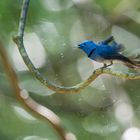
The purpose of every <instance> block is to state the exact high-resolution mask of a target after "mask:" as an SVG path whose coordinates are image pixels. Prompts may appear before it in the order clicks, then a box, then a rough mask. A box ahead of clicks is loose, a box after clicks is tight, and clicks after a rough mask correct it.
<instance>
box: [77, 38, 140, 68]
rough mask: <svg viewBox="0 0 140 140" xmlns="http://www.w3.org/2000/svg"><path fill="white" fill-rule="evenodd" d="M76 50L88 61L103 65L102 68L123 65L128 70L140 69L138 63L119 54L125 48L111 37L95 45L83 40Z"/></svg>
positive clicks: (92, 42) (139, 63) (90, 41)
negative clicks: (115, 64)
mask: <svg viewBox="0 0 140 140" xmlns="http://www.w3.org/2000/svg"><path fill="white" fill-rule="evenodd" d="M78 48H79V49H81V50H82V51H84V52H85V53H86V55H87V56H88V57H89V58H90V59H92V60H94V61H97V62H100V63H103V64H104V67H107V66H111V65H112V64H114V63H123V64H124V65H126V66H127V67H129V68H133V69H137V68H140V62H139V61H137V62H136V61H133V60H131V59H129V58H128V57H126V56H124V55H122V54H121V52H122V51H123V50H124V49H125V48H124V46H123V45H122V44H120V43H117V42H116V41H115V40H114V37H113V36H109V37H108V38H106V39H105V40H103V41H100V42H97V43H96V42H94V41H92V40H85V41H83V42H82V43H80V44H78Z"/></svg>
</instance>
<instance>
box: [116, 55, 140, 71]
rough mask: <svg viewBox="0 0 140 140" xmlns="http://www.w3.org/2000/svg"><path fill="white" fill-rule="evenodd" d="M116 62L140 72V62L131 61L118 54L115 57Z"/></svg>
mask: <svg viewBox="0 0 140 140" xmlns="http://www.w3.org/2000/svg"><path fill="white" fill-rule="evenodd" d="M113 58H114V60H117V61H120V62H122V63H123V64H124V65H126V66H127V67H129V68H132V69H135V70H140V60H137V61H136V60H131V59H129V58H127V57H125V56H123V55H121V54H117V55H114V56H113Z"/></svg>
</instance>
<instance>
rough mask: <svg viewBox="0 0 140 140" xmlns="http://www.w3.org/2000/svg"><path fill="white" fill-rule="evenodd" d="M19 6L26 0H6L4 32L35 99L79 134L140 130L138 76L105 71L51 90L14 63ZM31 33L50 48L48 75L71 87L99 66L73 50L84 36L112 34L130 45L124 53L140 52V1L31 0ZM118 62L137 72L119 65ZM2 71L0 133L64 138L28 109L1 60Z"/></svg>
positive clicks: (7, 137)
mask: <svg viewBox="0 0 140 140" xmlns="http://www.w3.org/2000/svg"><path fill="white" fill-rule="evenodd" d="M21 5H22V1H21V0H14V1H13V0H1V1H0V31H1V33H0V37H1V40H3V43H4V45H5V46H6V49H7V53H8V54H9V58H10V60H11V63H12V64H13V67H14V68H15V70H16V73H17V75H18V78H19V82H20V84H21V86H22V87H24V88H25V89H26V90H27V91H28V92H29V93H30V95H31V96H32V97H33V98H34V99H35V100H36V101H38V102H39V103H40V104H42V105H45V106H46V107H48V108H50V109H52V110H53V111H54V112H55V113H56V114H58V115H59V116H60V118H61V119H62V122H63V125H64V127H65V128H66V129H67V130H69V131H71V132H73V133H74V134H75V135H76V137H77V139H78V140H119V139H121V138H123V137H124V135H123V134H124V133H125V132H126V131H127V129H129V128H131V127H136V128H137V129H139V127H140V125H139V123H140V105H139V102H140V81H139V80H135V81H129V80H124V79H120V78H115V77H112V76H106V75H103V76H100V77H99V78H98V79H97V80H96V81H95V82H93V84H92V85H91V86H89V87H87V88H86V89H84V90H83V91H82V92H81V93H80V94H69V95H66V94H57V93H54V92H51V91H50V90H48V89H47V88H45V87H44V86H43V85H41V84H40V83H39V82H37V81H36V79H34V77H33V76H31V74H30V72H29V71H27V70H26V71H25V70H23V71H19V70H18V69H16V64H15V62H14V61H13V48H14V47H15V46H14V43H13V42H12V36H14V35H16V33H17V29H18V22H19V16H20V9H21ZM29 33H33V34H34V35H36V36H37V37H38V38H39V40H40V42H41V44H42V46H43V47H44V50H45V54H46V61H45V64H43V65H42V66H41V67H39V69H40V71H41V72H42V73H43V74H44V76H47V77H48V78H49V79H50V80H51V81H53V82H55V83H56V84H61V85H65V86H72V85H75V84H76V83H79V82H81V81H82V80H84V79H85V78H86V77H87V76H88V75H89V74H90V73H91V72H92V71H93V68H95V67H96V66H97V64H96V65H94V64H93V63H92V62H91V61H90V60H89V59H88V58H86V56H85V55H84V53H82V52H81V51H79V50H78V49H75V46H76V44H78V43H79V42H81V41H83V40H84V39H93V40H95V41H99V40H102V39H104V38H106V36H109V35H110V34H113V35H114V36H115V39H116V40H117V41H118V42H120V43H123V44H124V46H125V47H126V51H125V52H124V54H125V55H128V56H130V55H134V54H136V53H140V39H139V37H140V1H139V0H133V1H132V0H73V1H72V0H69V1H67V0H52V1H50V0H40V1H39V0H38V1H37V0H36V1H35V0H31V3H30V9H29V14H28V20H27V26H26V34H25V36H26V35H28V34H29ZM32 49H34V48H32ZM35 55H38V54H35ZM38 57H42V56H38ZM18 59H19V58H18V57H17V59H16V60H17V61H18ZM36 59H37V58H36ZM113 68H114V69H117V70H122V71H130V72H131V70H128V69H127V68H126V67H123V66H121V65H116V66H114V67H113ZM0 72H1V74H0V139H1V140H56V139H58V137H57V134H56V133H55V132H54V130H53V129H52V127H51V126H50V125H49V124H48V123H44V122H43V121H42V120H40V119H39V118H34V117H33V116H31V115H29V114H28V113H27V112H26V111H25V110H23V107H22V106H21V105H20V104H19V102H18V101H17V100H16V98H15V94H14V92H13V91H12V88H11V86H10V83H9V82H8V79H7V77H6V75H5V70H4V69H3V68H2V65H0ZM121 109H122V110H123V111H122V112H121V111H120V110H121ZM117 111H120V112H119V113H118V112H117ZM124 112H125V113H124ZM117 113H118V114H119V115H120V118H121V117H122V118H121V119H120V118H119V117H118V116H117V115H118V114H117ZM128 116H129V117H128ZM125 118H126V119H125ZM124 140H125V139H124Z"/></svg>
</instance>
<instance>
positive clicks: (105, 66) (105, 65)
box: [103, 61, 113, 68]
mask: <svg viewBox="0 0 140 140" xmlns="http://www.w3.org/2000/svg"><path fill="white" fill-rule="evenodd" d="M112 64H113V62H112V61H111V63H110V64H108V65H107V64H105V63H104V66H103V68H107V67H109V66H111V65H112Z"/></svg>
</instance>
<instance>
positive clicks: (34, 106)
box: [0, 43, 74, 140]
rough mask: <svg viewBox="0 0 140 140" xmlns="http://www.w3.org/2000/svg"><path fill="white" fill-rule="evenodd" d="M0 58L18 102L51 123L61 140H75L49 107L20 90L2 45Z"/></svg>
mask: <svg viewBox="0 0 140 140" xmlns="http://www.w3.org/2000/svg"><path fill="white" fill-rule="evenodd" d="M0 57H1V59H2V63H3V66H4V68H5V71H6V74H7V75H8V78H9V80H10V81H11V84H12V87H13V89H14V91H15V93H16V97H17V100H18V101H19V102H20V103H21V104H23V105H24V106H25V107H26V109H27V110H28V111H30V112H32V113H33V114H34V115H35V116H39V117H41V118H43V119H44V120H46V121H49V123H50V124H51V125H52V126H53V127H54V129H55V130H56V131H57V133H58V135H59V136H60V139H61V140H73V138H72V137H70V136H74V135H73V134H72V133H67V132H65V130H64V129H63V127H62V126H61V122H60V119H59V117H58V116H57V115H56V114H55V113H54V112H52V111H51V110H50V109H48V108H47V107H44V106H42V105H40V104H38V103H37V102H36V101H34V100H33V99H32V98H31V97H30V96H29V94H28V92H27V91H26V90H21V89H20V87H19V86H18V80H17V77H16V74H15V72H14V70H13V68H12V66H11V65H10V63H9V61H8V58H7V55H6V52H5V50H4V47H3V46H2V44H1V43H0Z"/></svg>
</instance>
